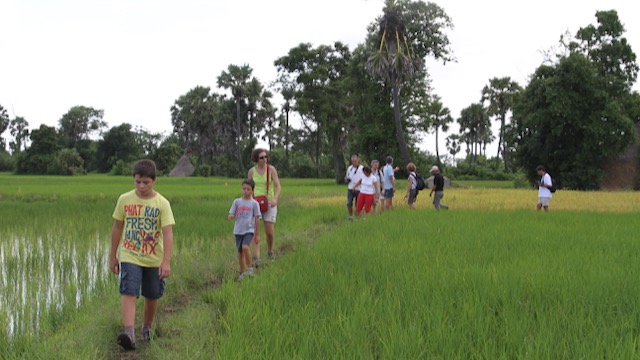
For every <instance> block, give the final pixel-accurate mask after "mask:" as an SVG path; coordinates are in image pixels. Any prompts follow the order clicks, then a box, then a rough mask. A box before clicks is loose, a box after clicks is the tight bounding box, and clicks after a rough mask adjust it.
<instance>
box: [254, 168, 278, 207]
mask: <svg viewBox="0 0 640 360" xmlns="http://www.w3.org/2000/svg"><path fill="white" fill-rule="evenodd" d="M272 170H273V169H269V194H267V176H266V175H267V170H265V171H264V174H262V175H260V174H258V167H257V166H254V167H253V181H255V183H256V187H255V188H254V189H253V195H255V196H265V195H266V196H267V199H269V200H271V199H273V197H274V196H275V190H274V189H273V188H274V186H273V175H271V173H272Z"/></svg>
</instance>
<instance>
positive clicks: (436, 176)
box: [429, 165, 449, 211]
mask: <svg viewBox="0 0 640 360" xmlns="http://www.w3.org/2000/svg"><path fill="white" fill-rule="evenodd" d="M431 174H432V175H433V187H432V188H431V192H430V193H429V197H431V195H433V193H435V196H434V197H433V206H434V207H435V208H436V210H437V211H440V209H444V210H447V209H449V207H448V206H446V205H444V204H442V203H441V201H442V197H443V196H444V177H443V176H442V174H440V169H439V168H438V167H437V166H436V165H433V166H432V167H431Z"/></svg>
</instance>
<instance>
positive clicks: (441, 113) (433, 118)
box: [425, 95, 453, 166]
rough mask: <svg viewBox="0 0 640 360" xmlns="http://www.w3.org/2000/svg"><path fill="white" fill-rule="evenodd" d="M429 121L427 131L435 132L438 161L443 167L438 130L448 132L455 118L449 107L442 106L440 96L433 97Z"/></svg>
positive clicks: (429, 110)
mask: <svg viewBox="0 0 640 360" xmlns="http://www.w3.org/2000/svg"><path fill="white" fill-rule="evenodd" d="M427 120H428V121H429V123H428V126H427V128H426V129H425V130H427V131H429V130H431V131H433V132H435V134H436V159H437V161H438V166H440V165H441V162H440V151H439V149H438V130H442V131H448V130H449V124H450V123H451V122H453V117H452V116H451V111H450V110H449V108H448V107H445V106H444V105H443V104H442V100H441V99H440V97H439V96H438V95H435V96H434V97H433V100H432V101H430V102H429V105H428V107H427Z"/></svg>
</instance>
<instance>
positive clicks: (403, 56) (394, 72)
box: [367, 0, 453, 163]
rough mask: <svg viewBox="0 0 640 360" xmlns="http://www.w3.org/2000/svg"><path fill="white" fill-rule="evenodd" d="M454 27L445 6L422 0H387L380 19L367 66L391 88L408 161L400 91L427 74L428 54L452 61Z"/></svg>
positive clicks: (400, 144) (404, 158) (399, 138)
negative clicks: (450, 32)
mask: <svg viewBox="0 0 640 360" xmlns="http://www.w3.org/2000/svg"><path fill="white" fill-rule="evenodd" d="M451 27H453V25H452V23H451V20H450V19H449V17H448V16H447V14H446V13H445V12H444V10H443V9H442V8H440V7H439V6H438V5H436V4H434V3H431V2H429V3H424V2H423V1H410V0H386V1H385V7H384V9H383V15H382V16H381V17H380V18H379V20H378V24H377V33H376V36H375V37H376V38H377V39H378V41H377V43H378V44H379V45H378V47H377V48H376V50H373V51H372V54H371V56H370V57H369V59H368V62H367V69H368V71H369V72H370V73H371V74H372V75H373V76H375V77H377V78H380V79H382V80H383V81H384V83H385V85H386V86H388V87H389V88H391V99H392V102H393V114H394V121H395V127H396V137H397V140H398V145H399V147H400V152H401V155H402V158H403V160H404V161H405V163H408V162H410V161H411V157H410V153H409V146H408V145H407V142H406V139H405V129H404V126H403V120H402V105H401V103H400V99H401V96H400V94H401V91H402V90H403V87H404V86H406V85H407V83H408V82H409V81H410V80H411V79H412V78H414V77H417V76H426V72H425V71H424V69H425V58H426V57H427V56H430V55H431V56H433V57H434V58H436V59H441V60H442V61H443V62H447V61H450V60H452V58H451V55H450V53H451V51H450V49H449V47H448V46H449V39H448V37H447V35H446V34H445V33H444V31H445V30H446V29H447V28H451ZM372 30H373V29H372ZM405 90H406V89H405Z"/></svg>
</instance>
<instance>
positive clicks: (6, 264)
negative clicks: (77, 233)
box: [0, 234, 110, 337]
mask: <svg viewBox="0 0 640 360" xmlns="http://www.w3.org/2000/svg"><path fill="white" fill-rule="evenodd" d="M6 238H8V239H11V240H10V241H3V242H2V243H0V336H1V335H2V333H4V332H6V335H7V336H10V337H13V336H16V335H33V334H35V333H37V332H38V331H39V330H40V329H41V327H42V326H44V324H43V323H42V322H43V321H44V320H43V319H45V318H47V316H48V315H50V314H52V312H58V313H60V312H63V311H68V310H73V309H76V308H78V307H80V306H81V305H82V304H83V302H84V301H86V300H87V298H88V297H91V296H92V295H93V294H95V293H96V292H97V291H99V290H100V289H102V288H104V286H105V285H106V282H107V281H108V279H109V271H108V261H109V259H108V253H109V243H110V241H109V239H106V238H104V237H103V238H100V236H99V234H96V236H95V238H94V239H92V238H88V239H85V240H82V239H68V238H65V236H64V235H63V234H51V235H48V236H46V237H45V238H43V237H42V236H37V237H35V238H34V237H29V236H20V235H15V234H14V235H12V236H7V237H6Z"/></svg>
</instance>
